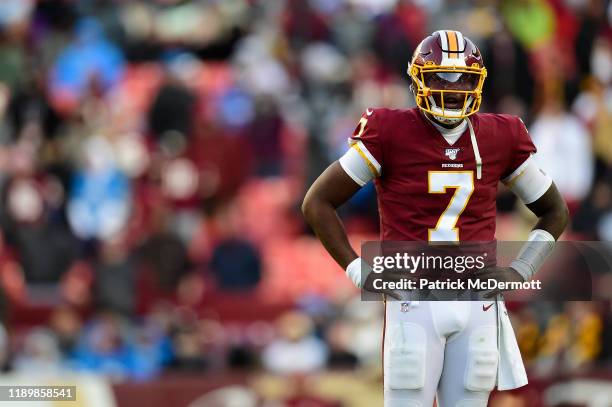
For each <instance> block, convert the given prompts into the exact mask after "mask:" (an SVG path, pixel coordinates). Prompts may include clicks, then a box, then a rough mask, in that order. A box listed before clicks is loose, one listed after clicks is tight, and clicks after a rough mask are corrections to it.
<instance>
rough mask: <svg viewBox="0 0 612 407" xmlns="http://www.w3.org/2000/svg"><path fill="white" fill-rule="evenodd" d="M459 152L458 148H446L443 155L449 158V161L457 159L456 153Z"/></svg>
mask: <svg viewBox="0 0 612 407" xmlns="http://www.w3.org/2000/svg"><path fill="white" fill-rule="evenodd" d="M459 150H460V148H447V149H446V151H445V152H444V155H445V156H447V157H448V158H450V159H451V160H454V159H456V158H457V153H458V152H459Z"/></svg>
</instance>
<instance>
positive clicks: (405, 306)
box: [401, 302, 410, 312]
mask: <svg viewBox="0 0 612 407" xmlns="http://www.w3.org/2000/svg"><path fill="white" fill-rule="evenodd" d="M409 310H410V303H409V302H402V308H401V311H402V312H408V311H409Z"/></svg>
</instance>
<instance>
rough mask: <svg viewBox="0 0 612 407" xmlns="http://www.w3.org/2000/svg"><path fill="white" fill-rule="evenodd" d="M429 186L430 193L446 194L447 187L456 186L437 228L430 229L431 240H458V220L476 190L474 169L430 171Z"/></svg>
mask: <svg viewBox="0 0 612 407" xmlns="http://www.w3.org/2000/svg"><path fill="white" fill-rule="evenodd" d="M427 188H428V190H429V191H428V192H429V193H430V194H444V193H446V190H447V188H454V189H455V193H454V194H453V196H452V198H451V200H450V202H449V203H448V206H447V207H446V209H445V210H444V212H442V214H441V215H440V218H439V219H438V223H437V224H436V227H435V228H430V229H429V230H428V240H429V241H430V242H458V241H459V228H458V227H456V226H457V221H458V220H459V216H461V214H462V213H463V211H464V209H465V207H466V206H467V204H468V201H469V200H470V197H471V196H472V192H474V172H473V171H429V172H428V173H427Z"/></svg>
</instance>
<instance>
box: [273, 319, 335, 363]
mask: <svg viewBox="0 0 612 407" xmlns="http://www.w3.org/2000/svg"><path fill="white" fill-rule="evenodd" d="M277 328H278V334H279V337H278V338H277V339H276V340H274V341H272V342H271V343H270V344H269V345H268V346H267V347H266V348H265V349H264V351H263V354H262V362H263V365H264V367H265V368H266V369H268V370H269V371H271V372H273V373H277V374H291V373H309V372H316V371H317V370H319V369H321V368H323V367H324V366H325V362H326V360H327V354H328V350H327V346H326V344H325V343H324V342H323V341H322V340H321V339H319V338H317V337H315V336H314V335H313V325H312V321H311V319H310V317H308V316H307V315H306V314H303V313H300V312H289V313H286V314H284V315H283V316H282V317H281V318H279V320H278V324H277Z"/></svg>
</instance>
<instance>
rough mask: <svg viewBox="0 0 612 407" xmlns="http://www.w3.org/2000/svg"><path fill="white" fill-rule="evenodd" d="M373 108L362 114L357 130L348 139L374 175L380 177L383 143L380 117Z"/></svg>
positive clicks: (350, 145)
mask: <svg viewBox="0 0 612 407" xmlns="http://www.w3.org/2000/svg"><path fill="white" fill-rule="evenodd" d="M376 116H377V115H376V112H375V111H374V110H372V109H368V110H366V112H365V113H364V114H363V115H362V116H361V119H360V120H359V123H358V124H357V127H356V128H355V131H353V134H352V135H351V137H349V139H348V143H349V147H350V148H352V149H354V150H355V151H357V153H358V154H359V155H360V156H361V158H362V159H363V160H364V162H365V163H366V165H367V166H368V168H369V169H370V171H371V172H372V174H373V176H374V177H379V176H380V175H381V171H382V166H381V165H382V163H383V159H382V145H381V144H382V143H381V135H380V129H379V126H378V120H377V119H378V118H377V117H376Z"/></svg>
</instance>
